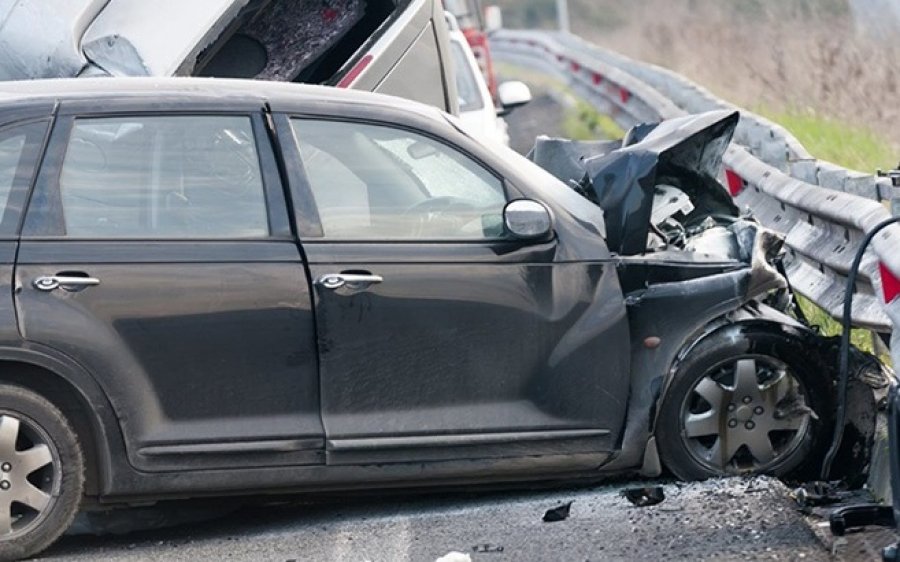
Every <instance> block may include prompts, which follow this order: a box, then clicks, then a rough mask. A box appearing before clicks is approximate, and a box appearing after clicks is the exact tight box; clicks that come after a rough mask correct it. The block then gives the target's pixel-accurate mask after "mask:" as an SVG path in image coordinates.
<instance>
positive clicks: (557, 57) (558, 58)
mask: <svg viewBox="0 0 900 562" xmlns="http://www.w3.org/2000/svg"><path fill="white" fill-rule="evenodd" d="M556 60H558V61H559V62H566V57H564V56H562V55H556Z"/></svg>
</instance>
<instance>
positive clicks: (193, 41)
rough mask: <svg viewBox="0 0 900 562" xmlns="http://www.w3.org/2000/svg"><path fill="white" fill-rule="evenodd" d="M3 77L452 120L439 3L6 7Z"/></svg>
mask: <svg viewBox="0 0 900 562" xmlns="http://www.w3.org/2000/svg"><path fill="white" fill-rule="evenodd" d="M0 52H2V53H3V57H0V80H30V79H38V78H61V77H77V76H216V77H224V78H255V79H262V80H276V81H286V82H288V81H293V82H304V83H314V84H326V85H332V86H341V87H351V88H354V89H359V90H367V91H373V92H379V93H384V94H390V95H396V96H400V97H405V98H408V99H413V100H416V101H420V102H423V103H427V104H430V105H433V106H436V107H438V108H440V109H443V110H445V111H448V112H450V113H454V114H455V113H457V111H458V105H457V94H456V84H455V79H454V76H453V74H452V70H451V69H450V68H449V64H443V63H442V62H441V61H449V60H450V54H449V44H448V39H447V28H446V23H445V21H444V12H443V10H442V8H441V2H440V0H190V1H185V0H153V1H152V2H148V1H146V0H42V1H40V2H34V1H29V0H0Z"/></svg>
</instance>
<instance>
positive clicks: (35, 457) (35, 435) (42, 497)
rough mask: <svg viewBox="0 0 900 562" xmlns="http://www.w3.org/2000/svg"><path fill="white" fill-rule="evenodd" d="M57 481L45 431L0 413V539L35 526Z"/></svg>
mask: <svg viewBox="0 0 900 562" xmlns="http://www.w3.org/2000/svg"><path fill="white" fill-rule="evenodd" d="M61 480H62V471H61V465H60V462H59V454H58V452H57V451H56V447H55V445H54V444H53V441H52V440H51V439H50V437H49V436H48V435H47V433H46V432H45V431H44V430H43V429H42V428H41V427H40V426H38V425H37V424H36V423H35V422H33V421H31V420H30V419H28V418H26V417H25V416H22V415H19V414H14V413H10V412H3V413H2V414H0V539H7V540H8V539H13V538H16V537H18V536H21V535H23V534H25V533H27V532H29V531H30V530H32V529H34V528H35V527H37V526H39V525H40V524H41V522H42V521H43V520H44V519H45V518H46V516H47V515H48V513H49V512H50V511H51V510H52V508H53V504H54V502H55V500H56V498H57V497H58V495H59V486H60V482H61Z"/></svg>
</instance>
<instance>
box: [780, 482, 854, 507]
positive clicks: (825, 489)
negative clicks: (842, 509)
mask: <svg viewBox="0 0 900 562" xmlns="http://www.w3.org/2000/svg"><path fill="white" fill-rule="evenodd" d="M852 495H853V492H850V491H849V490H847V489H846V488H845V487H844V485H843V484H842V483H840V482H822V481H815V482H807V483H806V484H803V485H802V486H800V487H799V488H797V489H795V490H794V491H793V492H791V497H792V498H794V500H795V501H796V502H797V504H798V505H799V506H800V507H801V508H810V507H815V506H820V505H830V504H833V503H838V502H841V501H843V500H845V499H847V498H849V497H851V496H852Z"/></svg>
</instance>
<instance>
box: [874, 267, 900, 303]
mask: <svg viewBox="0 0 900 562" xmlns="http://www.w3.org/2000/svg"><path fill="white" fill-rule="evenodd" d="M878 271H879V272H881V290H882V291H884V302H886V303H890V302H891V301H893V300H894V299H896V298H897V296H898V295H900V279H897V276H896V275H894V274H893V273H892V272H891V270H890V269H888V268H887V266H885V265H884V264H883V263H880V262H879V263H878Z"/></svg>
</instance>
